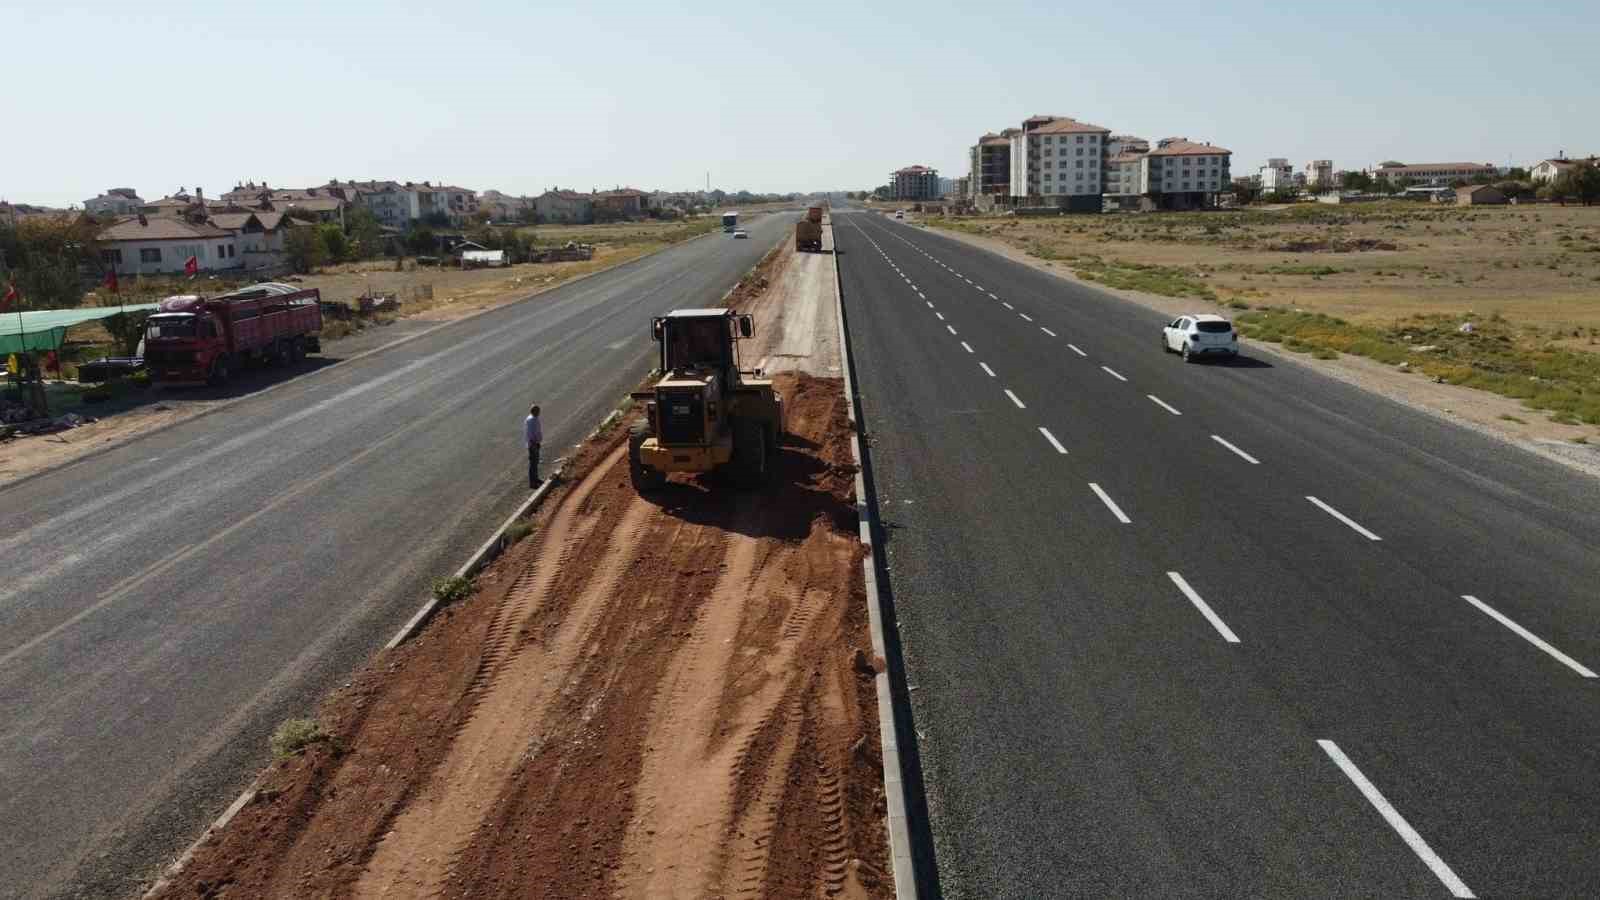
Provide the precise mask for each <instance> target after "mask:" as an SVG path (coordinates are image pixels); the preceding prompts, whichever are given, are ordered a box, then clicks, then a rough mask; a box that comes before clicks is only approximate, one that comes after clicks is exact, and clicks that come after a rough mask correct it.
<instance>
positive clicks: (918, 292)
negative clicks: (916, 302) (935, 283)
mask: <svg viewBox="0 0 1600 900" xmlns="http://www.w3.org/2000/svg"><path fill="white" fill-rule="evenodd" d="M917 296H918V297H921V298H922V299H924V300H926V299H928V297H927V295H926V294H924V293H922V292H921V291H917Z"/></svg>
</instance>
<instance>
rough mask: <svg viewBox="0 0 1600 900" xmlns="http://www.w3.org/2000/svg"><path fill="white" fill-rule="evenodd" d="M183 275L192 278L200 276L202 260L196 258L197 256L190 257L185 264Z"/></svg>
mask: <svg viewBox="0 0 1600 900" xmlns="http://www.w3.org/2000/svg"><path fill="white" fill-rule="evenodd" d="M183 274H185V275H188V276H190V277H193V276H195V275H199V274H200V259H199V257H195V256H191V257H189V260H188V262H185V263H184V264H183Z"/></svg>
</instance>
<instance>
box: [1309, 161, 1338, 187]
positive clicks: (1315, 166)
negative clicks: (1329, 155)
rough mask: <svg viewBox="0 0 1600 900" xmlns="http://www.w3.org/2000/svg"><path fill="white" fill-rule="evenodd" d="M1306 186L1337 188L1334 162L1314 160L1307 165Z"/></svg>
mask: <svg viewBox="0 0 1600 900" xmlns="http://www.w3.org/2000/svg"><path fill="white" fill-rule="evenodd" d="M1306 184H1308V185H1310V186H1311V187H1313V188H1331V187H1335V186H1336V185H1335V183H1334V180H1333V160H1331V159H1313V160H1312V161H1310V162H1308V163H1306Z"/></svg>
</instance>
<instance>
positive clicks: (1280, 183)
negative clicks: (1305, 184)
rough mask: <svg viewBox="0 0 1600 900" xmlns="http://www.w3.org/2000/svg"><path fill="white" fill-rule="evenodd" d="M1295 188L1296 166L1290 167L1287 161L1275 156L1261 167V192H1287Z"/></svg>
mask: <svg viewBox="0 0 1600 900" xmlns="http://www.w3.org/2000/svg"><path fill="white" fill-rule="evenodd" d="M1294 186H1295V184H1294V166H1291V165H1289V161H1288V160H1287V159H1284V158H1283V157H1280V156H1275V157H1273V158H1272V159H1269V160H1267V164H1266V165H1264V166H1262V167H1261V190H1263V191H1265V192H1266V193H1269V194H1270V193H1272V192H1273V191H1286V190H1289V189H1290V188H1293V187H1294Z"/></svg>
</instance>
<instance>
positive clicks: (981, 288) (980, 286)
mask: <svg viewBox="0 0 1600 900" xmlns="http://www.w3.org/2000/svg"><path fill="white" fill-rule="evenodd" d="M973 287H975V288H977V289H978V290H980V291H981V290H983V285H981V284H975V285H973Z"/></svg>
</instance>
